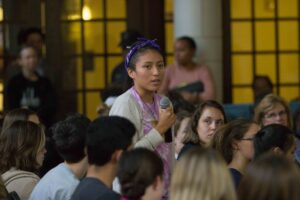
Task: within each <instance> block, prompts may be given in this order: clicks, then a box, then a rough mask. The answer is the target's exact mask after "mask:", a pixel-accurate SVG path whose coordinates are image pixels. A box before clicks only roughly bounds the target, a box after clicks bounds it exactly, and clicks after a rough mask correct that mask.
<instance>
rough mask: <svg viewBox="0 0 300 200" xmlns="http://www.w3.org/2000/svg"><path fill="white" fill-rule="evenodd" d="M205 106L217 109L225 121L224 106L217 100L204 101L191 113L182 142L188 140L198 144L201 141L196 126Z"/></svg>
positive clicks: (185, 142) (225, 121) (187, 141)
mask: <svg viewBox="0 0 300 200" xmlns="http://www.w3.org/2000/svg"><path fill="white" fill-rule="evenodd" d="M206 108H216V109H218V110H219V111H220V112H221V113H222V114H223V117H224V123H227V118H226V114H225V111H224V108H223V106H222V105H221V104H219V103H218V102H217V101H214V100H207V101H204V102H202V103H201V104H200V105H199V106H198V108H197V109H196V110H195V112H194V114H193V115H192V118H191V120H190V123H189V125H188V129H189V130H188V131H187V133H186V135H185V136H184V138H183V143H184V144H187V143H190V142H191V143H194V144H199V143H200V142H201V141H200V138H199V136H198V132H197V127H198V122H199V119H200V117H201V115H202V113H203V111H204V110H205V109H206Z"/></svg>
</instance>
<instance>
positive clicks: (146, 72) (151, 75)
mask: <svg viewBox="0 0 300 200" xmlns="http://www.w3.org/2000/svg"><path fill="white" fill-rule="evenodd" d="M164 72H165V66H164V60H163V57H162V56H161V55H160V53H158V52H157V51H154V50H147V51H146V52H144V53H142V54H140V55H139V57H138V59H137V61H136V63H135V69H134V70H132V69H128V74H129V76H130V77H131V78H132V79H133V81H134V85H135V87H136V89H137V90H138V91H139V90H140V91H141V92H155V91H157V90H158V89H159V87H160V85H161V82H162V79H163V76H164Z"/></svg>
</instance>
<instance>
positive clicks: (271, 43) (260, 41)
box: [255, 22, 275, 51]
mask: <svg viewBox="0 0 300 200" xmlns="http://www.w3.org/2000/svg"><path fill="white" fill-rule="evenodd" d="M255 36H256V41H255V45H256V50H258V51H274V50H275V24H274V22H256V23H255Z"/></svg>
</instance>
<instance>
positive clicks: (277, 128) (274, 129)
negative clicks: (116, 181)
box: [253, 124, 296, 161]
mask: <svg viewBox="0 0 300 200" xmlns="http://www.w3.org/2000/svg"><path fill="white" fill-rule="evenodd" d="M253 144H254V149H255V158H258V157H259V156H261V155H262V154H264V153H266V152H273V153H275V154H284V155H285V156H286V157H287V158H289V159H290V160H292V161H294V152H295V150H296V139H295V137H294V134H293V132H292V131H291V130H290V129H289V128H288V127H286V126H283V125H281V124H271V125H268V126H265V127H263V128H262V129H261V130H260V131H258V133H257V134H256V135H255V137H254V140H253Z"/></svg>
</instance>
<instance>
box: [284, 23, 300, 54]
mask: <svg viewBox="0 0 300 200" xmlns="http://www.w3.org/2000/svg"><path fill="white" fill-rule="evenodd" d="M298 26H299V24H298V22H297V21H296V20H295V21H280V22H279V49H280V50H298V49H299V40H298V38H299V32H298Z"/></svg>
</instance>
